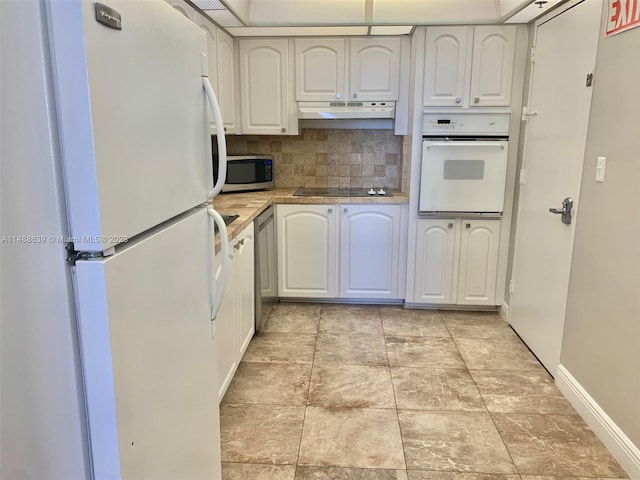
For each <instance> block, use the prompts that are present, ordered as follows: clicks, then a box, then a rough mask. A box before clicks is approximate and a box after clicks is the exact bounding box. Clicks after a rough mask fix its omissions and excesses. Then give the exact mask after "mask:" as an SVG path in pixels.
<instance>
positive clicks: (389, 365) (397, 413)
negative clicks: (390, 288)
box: [378, 306, 409, 478]
mask: <svg viewBox="0 0 640 480" xmlns="http://www.w3.org/2000/svg"><path fill="white" fill-rule="evenodd" d="M378 311H380V306H378ZM380 323H381V325H382V340H383V341H384V351H385V354H386V355H387V368H388V369H389V379H390V380H391V389H392V390H393V401H394V403H395V404H396V420H397V422H398V431H399V432H400V444H401V445H402V458H403V459H404V473H405V477H407V478H409V465H408V463H407V453H406V450H405V448H404V437H403V436H402V425H400V410H399V409H398V398H397V396H396V386H395V384H394V383H393V375H392V373H391V361H390V360H389V350H388V349H387V335H386V333H385V330H384V322H383V321H382V312H381V311H380Z"/></svg>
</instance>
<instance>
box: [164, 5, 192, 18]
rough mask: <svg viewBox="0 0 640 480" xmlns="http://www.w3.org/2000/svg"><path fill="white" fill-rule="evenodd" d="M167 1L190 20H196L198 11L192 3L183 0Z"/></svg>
mask: <svg viewBox="0 0 640 480" xmlns="http://www.w3.org/2000/svg"><path fill="white" fill-rule="evenodd" d="M166 2H167V3H168V4H169V5H171V6H172V7H173V8H175V9H176V10H177V11H178V12H180V13H181V14H182V15H184V16H185V17H187V18H188V19H189V20H191V21H193V20H194V17H195V13H196V11H195V10H194V8H193V7H192V6H191V5H189V4H187V2H183V1H182V0H166Z"/></svg>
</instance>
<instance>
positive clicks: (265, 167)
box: [213, 155, 273, 192]
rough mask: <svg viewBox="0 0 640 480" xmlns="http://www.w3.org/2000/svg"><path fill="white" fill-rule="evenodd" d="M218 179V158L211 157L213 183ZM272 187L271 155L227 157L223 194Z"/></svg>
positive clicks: (215, 156)
mask: <svg viewBox="0 0 640 480" xmlns="http://www.w3.org/2000/svg"><path fill="white" fill-rule="evenodd" d="M217 179H218V157H217V155H214V157H213V181H214V183H215V181H216V180H217ZM272 187H273V156H272V155H228V156H227V178H226V180H225V182H224V187H223V188H222V191H223V192H242V191H247V190H264V189H265V188H272Z"/></svg>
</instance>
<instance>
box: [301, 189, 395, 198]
mask: <svg viewBox="0 0 640 480" xmlns="http://www.w3.org/2000/svg"><path fill="white" fill-rule="evenodd" d="M293 195H294V196H296V197H392V196H393V194H392V193H391V192H389V191H388V190H387V189H386V188H299V189H298V190H296V192H295V193H294V194H293Z"/></svg>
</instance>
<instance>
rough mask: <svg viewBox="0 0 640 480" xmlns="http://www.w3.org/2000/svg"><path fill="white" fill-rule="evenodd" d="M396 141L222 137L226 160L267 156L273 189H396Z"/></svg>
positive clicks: (344, 136)
mask: <svg viewBox="0 0 640 480" xmlns="http://www.w3.org/2000/svg"><path fill="white" fill-rule="evenodd" d="M402 138H403V137H399V136H396V135H394V134H393V131H392V130H333V129H326V130H325V129H322V130H321V129H303V130H301V131H300V135H297V136H284V135H283V136H271V135H269V136H266V135H242V136H240V135H228V136H227V151H228V152H229V154H230V155H233V154H236V155H239V154H247V153H269V154H272V155H273V163H274V177H275V184H276V187H282V188H291V187H343V188H347V187H355V188H359V187H367V188H368V187H385V188H396V189H400V188H401V172H402V152H403V144H402Z"/></svg>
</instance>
